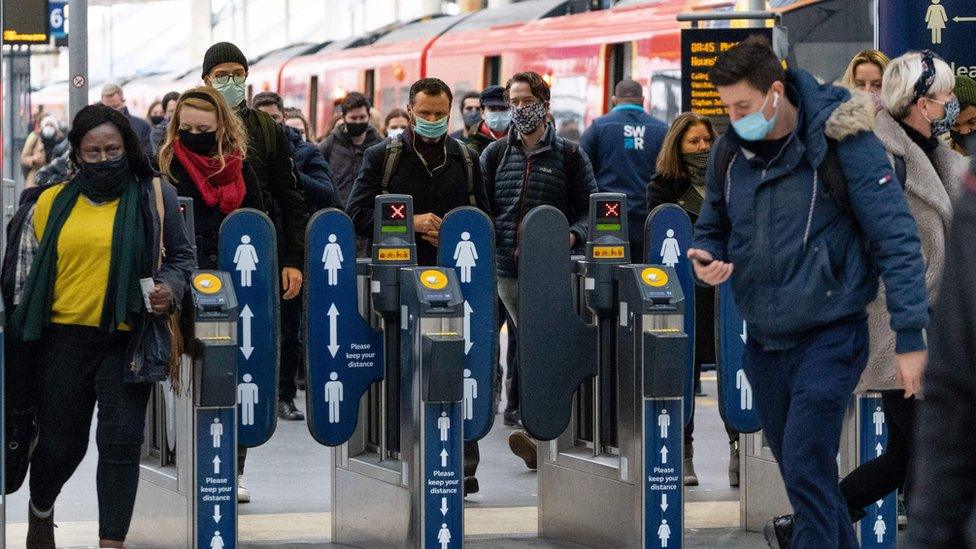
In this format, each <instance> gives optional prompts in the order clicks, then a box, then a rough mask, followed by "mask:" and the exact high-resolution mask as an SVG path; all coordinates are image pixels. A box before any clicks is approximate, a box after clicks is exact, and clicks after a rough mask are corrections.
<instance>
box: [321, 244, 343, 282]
mask: <svg viewBox="0 0 976 549" xmlns="http://www.w3.org/2000/svg"><path fill="white" fill-rule="evenodd" d="M336 240H338V239H337V238H336V235H334V234H330V235H329V243H328V244H326V245H325V251H323V252H322V264H323V265H324V266H325V270H326V271H327V272H328V273H329V286H338V285H339V270H340V269H342V261H343V259H342V246H339V244H338V243H337V242H336Z"/></svg>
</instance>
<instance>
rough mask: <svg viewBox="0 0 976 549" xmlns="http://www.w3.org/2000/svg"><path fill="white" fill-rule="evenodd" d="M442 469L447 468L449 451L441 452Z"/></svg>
mask: <svg viewBox="0 0 976 549" xmlns="http://www.w3.org/2000/svg"><path fill="white" fill-rule="evenodd" d="M441 467H447V449H443V450H441Z"/></svg>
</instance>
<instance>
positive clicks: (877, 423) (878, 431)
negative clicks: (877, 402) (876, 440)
mask: <svg viewBox="0 0 976 549" xmlns="http://www.w3.org/2000/svg"><path fill="white" fill-rule="evenodd" d="M871 419H872V421H873V422H874V435H875V436H878V437H880V436H881V435H882V434H884V411H883V410H882V409H881V406H878V407H877V408H875V410H874V414H873V415H872V416H871Z"/></svg>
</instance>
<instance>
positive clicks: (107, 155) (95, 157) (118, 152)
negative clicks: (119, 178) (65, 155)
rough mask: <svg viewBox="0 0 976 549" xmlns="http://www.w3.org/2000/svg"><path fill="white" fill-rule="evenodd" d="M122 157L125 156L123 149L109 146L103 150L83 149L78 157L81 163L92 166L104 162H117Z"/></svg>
mask: <svg viewBox="0 0 976 549" xmlns="http://www.w3.org/2000/svg"><path fill="white" fill-rule="evenodd" d="M123 155H125V148H124V147H116V146H111V147H108V148H105V149H84V150H83V151H81V154H80V155H79V156H81V159H82V160H83V161H85V162H89V163H92V164H94V163H95V162H103V161H105V160H118V159H120V158H122V156H123Z"/></svg>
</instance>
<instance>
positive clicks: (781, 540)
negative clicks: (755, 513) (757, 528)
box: [763, 515, 793, 549]
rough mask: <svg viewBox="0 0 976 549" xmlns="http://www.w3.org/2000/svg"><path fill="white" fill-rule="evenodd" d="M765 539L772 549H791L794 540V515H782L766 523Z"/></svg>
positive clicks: (764, 529)
mask: <svg viewBox="0 0 976 549" xmlns="http://www.w3.org/2000/svg"><path fill="white" fill-rule="evenodd" d="M763 537H765V538H766V544H767V545H769V547H770V549H790V547H791V546H792V539H793V515H781V516H778V517H776V518H773V519H772V520H770V521H769V522H767V523H766V526H765V527H764V528H763Z"/></svg>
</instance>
